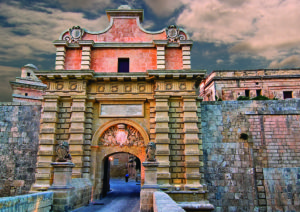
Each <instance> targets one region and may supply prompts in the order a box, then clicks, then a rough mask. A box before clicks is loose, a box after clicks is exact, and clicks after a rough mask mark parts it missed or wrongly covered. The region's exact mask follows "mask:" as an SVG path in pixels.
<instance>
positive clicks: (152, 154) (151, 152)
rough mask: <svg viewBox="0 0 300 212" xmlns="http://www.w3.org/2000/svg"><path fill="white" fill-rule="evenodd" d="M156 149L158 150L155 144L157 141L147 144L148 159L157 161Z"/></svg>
mask: <svg viewBox="0 0 300 212" xmlns="http://www.w3.org/2000/svg"><path fill="white" fill-rule="evenodd" d="M155 151H156V145H155V143H154V142H150V143H149V144H148V145H147V148H146V155H147V158H146V161H156V159H155Z"/></svg>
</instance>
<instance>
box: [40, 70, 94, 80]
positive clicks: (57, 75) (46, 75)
mask: <svg viewBox="0 0 300 212" xmlns="http://www.w3.org/2000/svg"><path fill="white" fill-rule="evenodd" d="M94 73H95V72H94V71H93V70H51V71H36V72H35V75H36V76H37V77H39V78H42V79H92V78H93V77H94Z"/></svg>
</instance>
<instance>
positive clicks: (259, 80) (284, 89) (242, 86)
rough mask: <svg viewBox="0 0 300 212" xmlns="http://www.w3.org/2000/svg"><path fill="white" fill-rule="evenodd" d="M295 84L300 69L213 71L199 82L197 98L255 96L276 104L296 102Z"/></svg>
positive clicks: (298, 95)
mask: <svg viewBox="0 0 300 212" xmlns="http://www.w3.org/2000/svg"><path fill="white" fill-rule="evenodd" d="M299 80H300V69H282V70H281V69H263V70H260V69H259V70H228V71H227V70H226V71H213V72H212V73H210V74H209V75H208V76H207V77H206V78H205V80H203V81H202V82H201V84H200V95H199V96H200V97H202V98H203V100H204V101H215V100H218V99H222V100H225V101H232V100H237V98H238V97H239V96H247V97H249V98H253V97H256V96H259V95H263V96H266V97H268V98H270V99H273V98H276V99H280V100H281V99H288V98H300V83H299ZM216 97H217V99H216Z"/></svg>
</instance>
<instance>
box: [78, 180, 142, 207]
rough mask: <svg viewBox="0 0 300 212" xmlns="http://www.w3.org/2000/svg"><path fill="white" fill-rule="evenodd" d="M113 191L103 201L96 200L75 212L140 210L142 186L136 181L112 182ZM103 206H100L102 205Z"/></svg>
mask: <svg viewBox="0 0 300 212" xmlns="http://www.w3.org/2000/svg"><path fill="white" fill-rule="evenodd" d="M110 187H111V191H110V192H109V193H108V194H107V196H106V197H105V198H103V199H101V200H94V202H93V203H90V204H89V205H88V206H84V207H81V208H78V209H76V210H74V211H73V212H91V211H93V212H98V211H99V212H100V211H101V212H138V211H139V209H140V185H137V183H136V182H135V181H134V180H129V182H128V183H126V182H125V180H123V179H111V180H110ZM102 203H103V205H100V204H102Z"/></svg>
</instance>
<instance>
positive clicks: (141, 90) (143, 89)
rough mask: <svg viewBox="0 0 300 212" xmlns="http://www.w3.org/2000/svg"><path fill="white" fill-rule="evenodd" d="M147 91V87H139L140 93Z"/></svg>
mask: <svg viewBox="0 0 300 212" xmlns="http://www.w3.org/2000/svg"><path fill="white" fill-rule="evenodd" d="M145 90H146V87H145V85H143V84H142V85H139V91H140V92H143V91H145Z"/></svg>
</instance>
